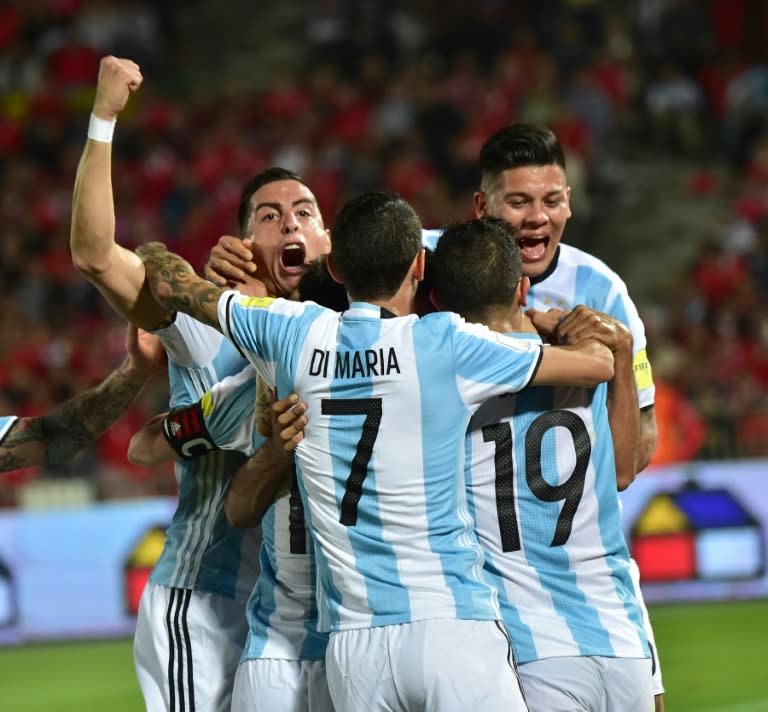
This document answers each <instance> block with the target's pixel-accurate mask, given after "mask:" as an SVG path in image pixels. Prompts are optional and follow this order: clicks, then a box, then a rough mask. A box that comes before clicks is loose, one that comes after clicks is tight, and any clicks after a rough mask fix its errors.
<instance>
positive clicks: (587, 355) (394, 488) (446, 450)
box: [137, 193, 613, 712]
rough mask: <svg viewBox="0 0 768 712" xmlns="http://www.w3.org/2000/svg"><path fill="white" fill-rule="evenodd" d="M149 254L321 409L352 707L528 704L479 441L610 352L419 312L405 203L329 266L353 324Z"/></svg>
mask: <svg viewBox="0 0 768 712" xmlns="http://www.w3.org/2000/svg"><path fill="white" fill-rule="evenodd" d="M137 252H138V254H140V256H141V257H142V258H143V259H144V260H145V265H146V268H147V280H148V283H149V285H150V289H151V291H152V293H153V295H154V296H155V298H156V299H157V301H158V302H159V303H160V304H162V305H163V306H165V307H166V308H167V309H177V310H182V311H184V312H186V313H188V314H190V315H192V316H194V317H195V318H197V319H199V320H201V321H202V322H203V323H206V324H209V325H211V326H213V327H215V328H218V329H219V330H221V331H222V333H224V334H226V335H227V337H228V338H230V339H231V340H232V341H233V343H234V344H235V345H236V346H237V347H238V348H239V349H241V350H242V351H243V353H244V354H246V355H247V357H248V359H249V361H251V363H253V365H254V366H255V367H256V368H257V369H258V370H259V372H260V373H261V374H262V375H263V376H264V378H265V380H267V381H268V382H271V383H274V384H276V386H277V388H278V392H282V393H288V392H296V393H300V394H301V396H302V398H303V399H304V400H305V401H306V403H307V404H308V406H309V410H310V412H313V413H315V417H314V418H313V420H312V422H310V424H309V426H308V428H307V430H306V431H305V437H304V440H302V442H301V444H300V445H299V447H298V448H297V449H296V462H297V472H298V476H299V477H298V479H299V485H300V489H301V494H302V502H303V505H304V508H305V514H306V517H307V524H308V526H309V527H310V530H311V532H312V536H313V539H314V543H315V547H316V558H317V565H318V581H319V584H318V588H319V590H318V596H319V601H318V613H319V616H320V627H321V629H322V630H328V631H330V638H329V643H328V650H327V654H326V672H327V676H328V684H329V688H330V691H331V696H332V698H333V703H334V705H335V707H336V709H337V710H340V711H341V712H344V711H345V710H359V709H361V708H363V707H365V708H366V709H372V710H375V709H403V710H406V709H413V708H414V707H417V708H427V709H446V710H460V709H483V710H518V709H526V707H525V702H524V700H523V698H522V694H521V691H520V688H519V683H518V680H517V676H516V674H515V671H514V667H513V662H512V659H511V650H510V648H509V642H508V639H507V637H506V634H505V632H504V630H503V628H502V627H499V620H500V619H499V615H500V612H499V609H498V605H497V603H498V602H497V600H496V592H495V589H493V588H492V587H491V586H490V585H489V584H488V582H487V581H486V580H485V577H484V575H483V573H482V570H481V569H482V566H481V562H482V552H481V550H480V548H479V546H478V542H477V539H476V537H475V536H474V534H473V529H472V524H471V520H470V517H469V513H468V510H467V506H466V498H465V488H464V483H463V459H464V457H463V452H464V449H463V436H464V433H465V431H466V427H467V425H468V422H469V418H470V416H471V414H472V412H473V411H474V410H475V409H476V408H477V407H479V405H480V404H481V403H482V402H483V401H484V400H486V399H487V398H489V397H492V396H494V395H499V394H501V393H506V392H516V391H518V390H521V389H522V388H524V387H526V386H528V385H532V384H550V385H560V384H570V385H581V386H594V385H596V384H597V383H599V382H601V381H604V380H607V379H610V378H611V377H612V376H613V357H612V354H611V353H610V350H609V349H607V348H606V347H604V346H603V345H601V344H599V343H597V342H595V341H588V342H583V343H581V344H579V345H578V346H574V347H557V346H552V347H547V348H545V349H542V348H541V346H540V345H538V344H533V343H531V342H529V341H521V340H515V339H508V338H506V337H504V336H502V335H498V334H493V333H491V332H490V331H489V330H488V329H486V328H485V327H482V326H479V325H467V324H465V323H463V322H462V321H461V320H460V319H458V317H456V316H455V315H453V314H450V313H440V314H431V315H428V316H427V317H425V318H424V319H419V318H418V317H417V316H415V315H413V313H412V312H413V304H414V298H415V294H416V290H417V287H418V284H419V282H420V280H421V279H422V277H423V272H424V251H423V249H422V248H421V224H420V222H419V220H418V217H417V216H416V214H415V213H414V211H413V209H412V208H411V206H409V205H408V204H407V203H405V202H404V201H403V200H402V199H400V198H399V197H397V196H395V195H393V194H388V193H368V194H364V195H362V196H360V197H358V198H356V199H353V200H352V201H350V202H348V203H347V204H346V205H345V206H344V207H343V208H342V210H341V211H340V212H339V215H338V217H337V220H336V223H335V225H334V228H333V231H332V236H331V254H330V256H329V258H328V266H329V269H330V270H331V273H332V274H333V275H334V276H335V278H336V279H338V280H339V281H341V282H342V283H343V284H344V285H345V287H346V289H347V294H348V297H349V301H350V308H349V309H348V310H347V311H345V312H343V313H342V314H339V313H337V312H334V311H331V310H328V309H325V308H323V307H319V306H317V305H314V304H307V303H296V302H290V301H285V300H280V299H278V300H276V301H272V302H269V301H265V300H261V299H253V298H246V297H243V296H242V295H240V294H239V293H237V292H234V291H226V290H222V289H220V288H217V287H214V286H212V285H211V284H210V283H209V282H207V281H205V280H202V279H200V278H199V277H197V275H195V274H194V271H193V270H192V269H191V267H190V266H189V265H188V264H187V263H186V262H185V261H184V260H183V259H181V258H180V257H178V256H177V255H174V254H172V253H169V252H167V251H166V250H165V248H164V246H163V245H160V244H158V243H149V244H147V245H143V246H141V247H140V248H139V249H138V250H137ZM513 277H514V276H513ZM515 281H519V275H517V279H516V280H515Z"/></svg>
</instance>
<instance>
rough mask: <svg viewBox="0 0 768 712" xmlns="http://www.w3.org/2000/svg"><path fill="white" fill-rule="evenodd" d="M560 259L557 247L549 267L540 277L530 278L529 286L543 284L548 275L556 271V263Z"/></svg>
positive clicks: (558, 247)
mask: <svg viewBox="0 0 768 712" xmlns="http://www.w3.org/2000/svg"><path fill="white" fill-rule="evenodd" d="M559 259H560V245H558V246H557V249H556V250H555V256H554V257H553V258H552V261H551V262H550V263H549V267H547V269H545V270H544V271H543V272H542V273H541V274H540V275H537V276H536V277H531V286H533V285H534V284H539V282H543V281H544V280H545V279H546V278H547V277H549V275H551V274H552V273H553V272H554V271H555V270H556V269H557V261H558V260H559Z"/></svg>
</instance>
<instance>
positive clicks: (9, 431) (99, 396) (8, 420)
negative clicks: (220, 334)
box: [0, 326, 165, 472]
mask: <svg viewBox="0 0 768 712" xmlns="http://www.w3.org/2000/svg"><path fill="white" fill-rule="evenodd" d="M125 347H126V356H125V359H124V360H123V362H122V363H121V364H120V365H119V366H118V367H117V368H116V369H115V370H114V371H112V372H111V373H110V374H109V375H108V376H107V377H106V378H105V379H104V380H103V381H102V382H101V383H100V384H99V385H97V386H94V387H93V388H89V389H88V390H86V391H83V392H82V393H79V394H78V395H76V396H73V397H72V398H70V399H69V400H67V401H65V402H64V403H60V404H59V405H56V406H54V407H53V408H51V410H50V411H48V413H46V414H45V415H40V416H32V417H26V418H18V417H16V416H15V415H2V416H0V472H9V471H11V470H18V469H19V468H22V467H35V466H38V465H60V464H63V463H66V462H69V461H70V460H71V459H72V458H73V457H75V456H76V455H77V454H79V453H80V452H82V451H83V450H84V449H85V448H87V447H89V446H90V445H92V444H93V443H94V442H96V440H98V439H99V438H100V437H101V436H102V435H103V434H104V433H105V432H106V431H107V429H108V428H110V427H111V426H112V425H113V424H114V423H115V422H116V421H117V420H118V418H120V417H121V416H122V415H123V414H124V413H125V411H126V410H127V409H128V408H129V406H130V405H131V404H132V403H133V402H134V400H135V399H136V397H137V396H138V395H139V393H140V392H141V390H142V388H143V387H144V385H145V384H146V383H147V381H149V379H150V378H151V377H152V376H153V375H155V374H157V373H160V372H161V371H162V370H163V369H164V367H165V358H164V355H163V350H162V348H161V347H160V344H159V342H158V341H157V338H156V337H154V336H151V335H150V334H147V333H145V332H139V331H138V330H137V329H136V328H135V327H132V326H131V327H129V328H128V334H127V336H126V341H125Z"/></svg>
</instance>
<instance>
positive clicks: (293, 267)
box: [280, 242, 306, 272]
mask: <svg viewBox="0 0 768 712" xmlns="http://www.w3.org/2000/svg"><path fill="white" fill-rule="evenodd" d="M305 256H306V250H305V248H304V245H302V244H301V243H300V242H292V243H290V244H288V245H285V246H283V249H282V251H281V252H280V266H281V267H282V268H283V269H284V270H285V271H286V272H300V271H301V268H302V267H303V266H304V258H305Z"/></svg>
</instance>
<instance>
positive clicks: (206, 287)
mask: <svg viewBox="0 0 768 712" xmlns="http://www.w3.org/2000/svg"><path fill="white" fill-rule="evenodd" d="M136 254H137V255H138V256H139V257H140V258H141V259H142V261H143V262H144V266H145V268H146V271H147V284H148V285H149V289H150V291H151V292H152V294H153V295H154V297H155V300H156V301H157V302H158V304H160V305H162V306H163V307H164V308H165V309H167V310H168V311H173V312H183V313H184V314H188V315H189V316H191V317H193V318H195V319H197V320H198V321H200V322H202V323H203V324H208V325H209V326H212V327H213V328H214V329H217V330H218V331H221V326H220V324H219V316H218V303H219V297H220V296H221V295H222V294H223V293H224V291H225V290H224V289H221V288H220V287H216V286H214V285H212V284H211V283H210V282H207V281H206V280H204V279H203V278H202V277H198V276H197V275H196V274H195V271H194V270H193V269H192V266H191V265H190V264H189V262H187V261H186V260H185V259H184V258H182V257H180V256H179V255H176V254H174V253H173V252H168V249H167V248H166V246H165V245H163V244H162V243H160V242H147V243H146V244H144V245H141V246H140V247H138V248H137V249H136Z"/></svg>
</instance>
